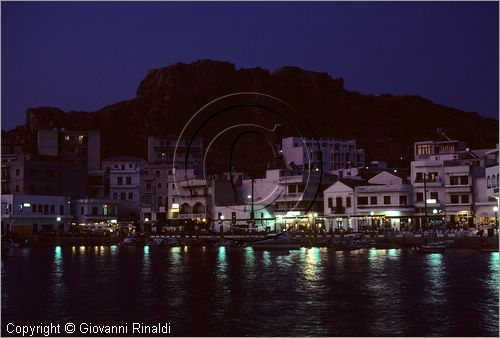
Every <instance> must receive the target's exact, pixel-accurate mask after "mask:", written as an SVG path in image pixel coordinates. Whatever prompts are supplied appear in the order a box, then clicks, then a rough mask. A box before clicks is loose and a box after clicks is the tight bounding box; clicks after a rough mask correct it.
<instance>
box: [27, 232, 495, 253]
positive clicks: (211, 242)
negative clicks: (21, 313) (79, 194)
mask: <svg viewBox="0 0 500 338" xmlns="http://www.w3.org/2000/svg"><path fill="white" fill-rule="evenodd" d="M163 237H166V238H177V239H179V240H180V241H181V246H187V247H203V246H208V247H210V246H214V247H216V246H232V245H230V243H231V242H234V243H241V242H243V243H244V242H246V241H248V242H250V241H252V240H258V239H263V238H264V236H255V235H254V236H230V235H228V236H224V237H220V236H216V235H198V236H196V235H192V236H189V235H186V236H180V235H176V236H168V235H167V236H163ZM124 238H125V237H90V236H54V237H42V238H39V239H38V240H37V241H31V242H30V243H29V244H28V245H27V246H22V245H21V246H19V247H56V246H64V247H66V246H89V247H92V246H113V245H119V243H120V242H121V241H122V240H123V239H124ZM342 238H346V237H345V236H341V235H331V236H330V235H325V236H323V235H319V236H316V237H314V236H309V235H304V234H301V235H298V234H297V235H295V236H294V237H293V238H292V242H294V243H300V244H301V245H302V247H306V248H308V247H327V248H328V247H329V246H328V245H325V241H326V240H334V239H335V240H339V239H342ZM146 239H147V237H144V238H143V241H142V242H141V243H139V244H137V246H145V245H147V244H146ZM370 239H373V240H374V241H375V242H376V243H387V244H390V245H394V246H395V247H398V248H412V247H415V246H419V245H424V244H428V243H432V242H438V241H443V240H450V239H451V240H454V241H455V243H453V244H452V245H451V246H450V247H449V249H470V250H479V249H483V248H488V249H497V250H498V248H499V237H496V236H495V237H471V236H464V237H458V238H457V237H447V236H446V237H390V236H387V237H385V236H382V235H380V236H379V237H375V238H373V237H372V238H370ZM228 244H229V245H228ZM149 246H152V245H149ZM368 248H369V247H368Z"/></svg>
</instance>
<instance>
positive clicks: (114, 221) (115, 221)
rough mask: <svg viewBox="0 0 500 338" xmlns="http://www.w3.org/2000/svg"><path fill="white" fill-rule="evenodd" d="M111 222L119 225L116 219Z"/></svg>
mask: <svg viewBox="0 0 500 338" xmlns="http://www.w3.org/2000/svg"><path fill="white" fill-rule="evenodd" d="M110 222H111V223H112V224H116V223H118V221H117V220H116V219H112V220H111V221H110Z"/></svg>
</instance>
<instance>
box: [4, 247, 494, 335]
mask: <svg viewBox="0 0 500 338" xmlns="http://www.w3.org/2000/svg"><path fill="white" fill-rule="evenodd" d="M498 287H499V260H498V253H491V254H489V253H480V252H476V251H472V250H456V251H450V252H447V253H445V254H418V253H414V252H412V251H406V250H395V249H392V250H374V249H370V250H368V249H366V250H360V251H354V252H335V251H331V250H328V249H318V248H313V249H302V250H300V251H292V252H290V254H289V255H279V254H273V253H268V252H256V251H255V252H254V251H252V249H250V248H247V249H238V248H229V247H226V248H224V247H221V248H206V249H203V248H189V249H187V248H171V249H168V248H152V247H151V248H148V247H145V248H136V247H125V248H123V247H116V246H114V247H90V248H84V247H75V248H71V247H69V248H59V247H57V248H33V249H19V250H17V252H16V253H15V257H12V258H9V259H7V260H4V261H2V331H3V334H5V331H4V330H5V325H6V323H8V322H15V323H16V324H29V323H40V322H43V323H50V322H59V323H65V322H69V321H71V322H74V323H76V324H78V323H81V322H87V323H90V322H91V323H94V324H98V323H99V324H102V323H104V324H109V325H118V324H124V323H125V322H128V323H130V322H134V321H135V322H137V321H139V322H145V323H156V322H170V325H171V333H172V335H177V336H178V335H182V336H191V335H209V336H212V335H217V336H227V335H232V336H240V335H241V336H259V335H271V336H276V335H281V336H283V335H285V336H304V335H306V336H325V335H329V336H386V335H395V336H435V335H439V336H498V333H499V330H498V320H499V318H498V312H499V307H498V304H499V294H498Z"/></svg>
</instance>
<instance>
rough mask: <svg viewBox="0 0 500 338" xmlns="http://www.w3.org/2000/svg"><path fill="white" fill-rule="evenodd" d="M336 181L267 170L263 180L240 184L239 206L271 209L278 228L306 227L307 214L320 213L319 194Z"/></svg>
mask: <svg viewBox="0 0 500 338" xmlns="http://www.w3.org/2000/svg"><path fill="white" fill-rule="evenodd" d="M335 180H336V176H333V175H330V174H328V173H323V175H320V173H319V172H318V171H315V170H313V171H308V170H292V169H271V170H267V171H266V177H264V178H255V179H245V180H243V181H242V195H243V196H242V197H243V200H244V203H243V204H247V205H249V204H251V203H254V204H259V205H263V206H265V208H269V210H272V211H273V212H274V214H275V216H276V218H277V223H278V225H279V226H282V225H283V226H286V227H289V226H292V225H293V226H298V227H300V226H306V225H307V224H311V221H310V220H309V218H310V215H315V214H316V215H322V214H323V191H324V190H325V189H326V188H327V187H328V186H330V185H331V184H332V183H333V182H334V181H335Z"/></svg>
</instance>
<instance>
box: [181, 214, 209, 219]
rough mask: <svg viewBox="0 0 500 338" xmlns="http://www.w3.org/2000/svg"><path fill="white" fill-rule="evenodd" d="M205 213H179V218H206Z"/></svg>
mask: <svg viewBox="0 0 500 338" xmlns="http://www.w3.org/2000/svg"><path fill="white" fill-rule="evenodd" d="M206 217H207V214H206V213H202V214H179V218H180V219H192V218H206Z"/></svg>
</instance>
